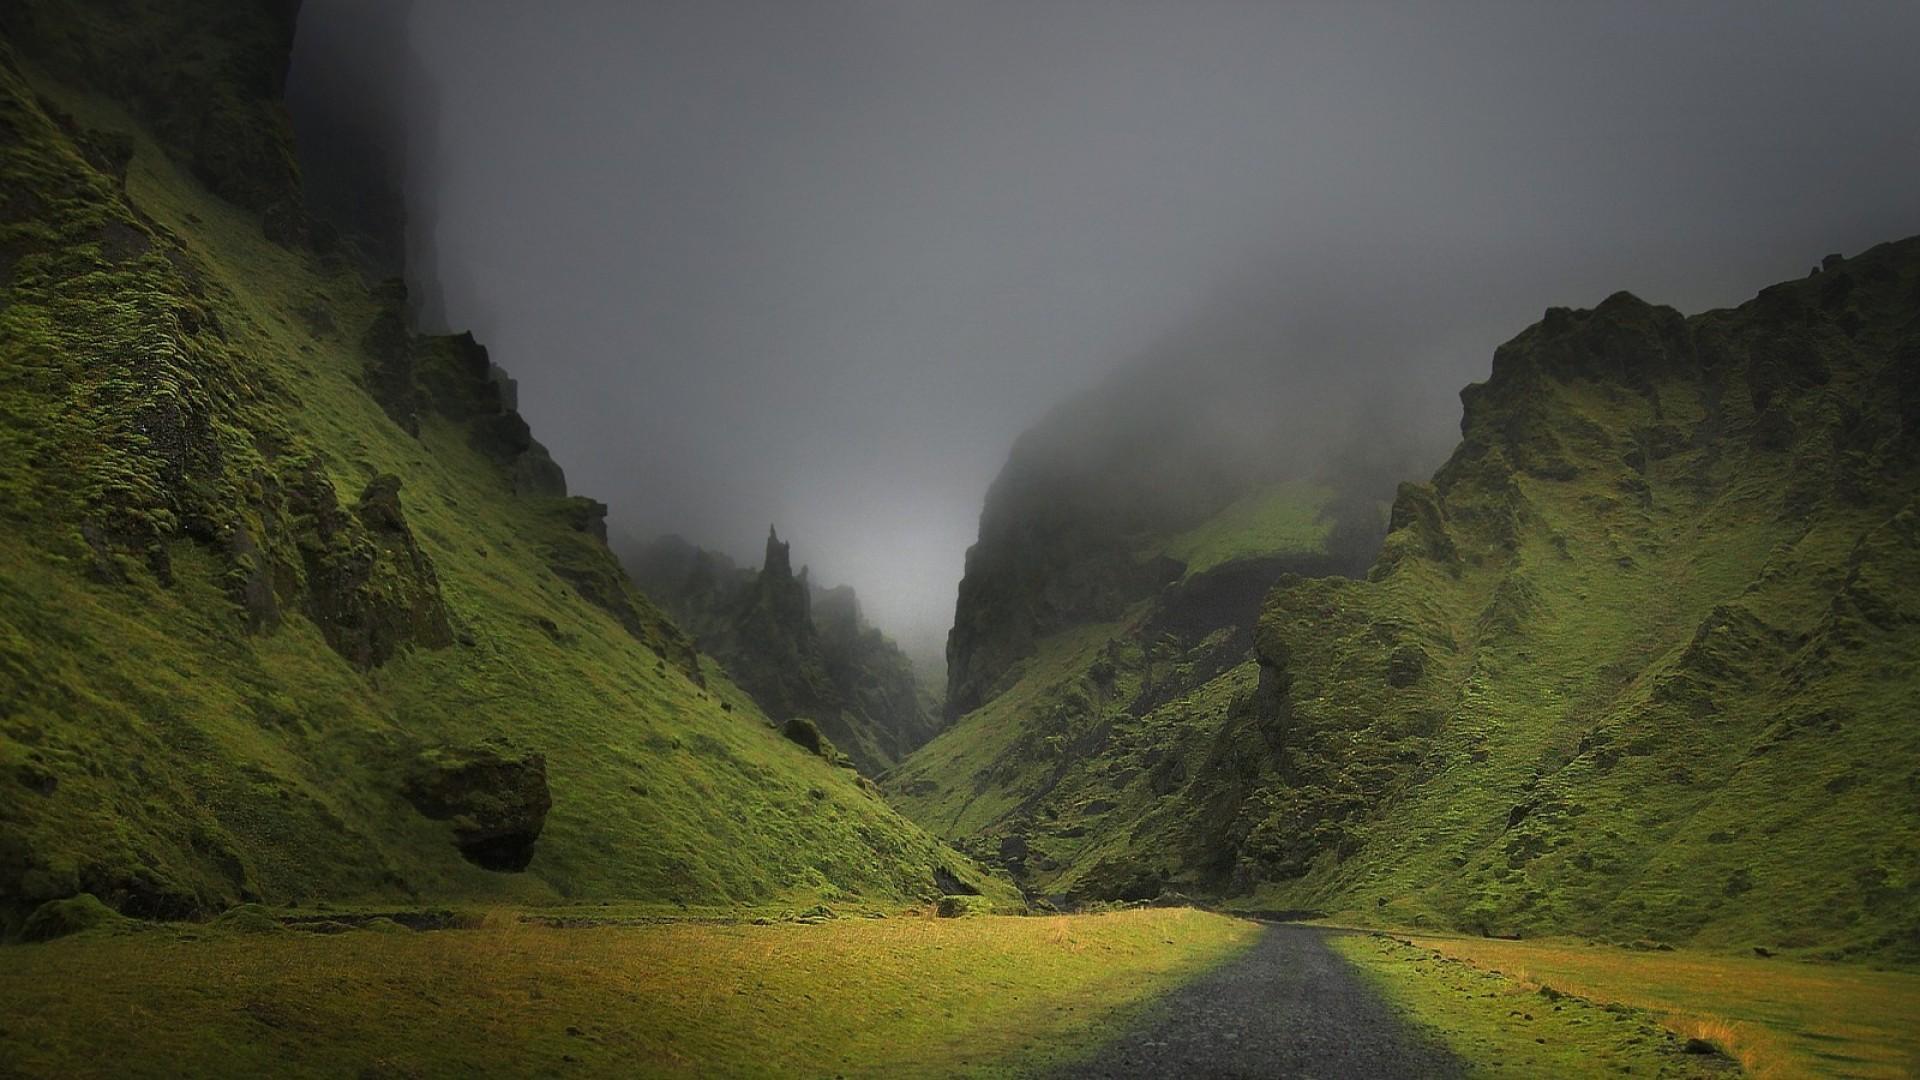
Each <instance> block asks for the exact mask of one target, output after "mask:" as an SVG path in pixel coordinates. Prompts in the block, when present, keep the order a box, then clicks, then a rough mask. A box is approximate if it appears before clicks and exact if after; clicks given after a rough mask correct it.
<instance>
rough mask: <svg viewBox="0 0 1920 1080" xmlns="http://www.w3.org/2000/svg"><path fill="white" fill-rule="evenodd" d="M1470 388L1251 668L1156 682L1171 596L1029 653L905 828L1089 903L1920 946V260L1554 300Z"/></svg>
mask: <svg viewBox="0 0 1920 1080" xmlns="http://www.w3.org/2000/svg"><path fill="white" fill-rule="evenodd" d="M1462 399H1463V402H1464V404H1465V415H1464V418H1463V421H1462V436H1463V438H1462V442H1461V443H1460V445H1459V447H1458V449H1457V450H1456V451H1455V452H1454V454H1453V456H1452V458H1451V459H1450V460H1449V461H1448V463H1447V464H1446V465H1445V466H1444V467H1443V468H1441V469H1440V470H1439V472H1438V473H1437V474H1436V475H1435V477H1434V479H1433V481H1432V483H1431V484H1428V485H1403V486H1402V488H1401V491H1400V493H1399V496H1398V498H1397V500H1396V502H1395V504H1394V507H1393V512H1392V519H1391V531H1390V533H1389V534H1388V536H1387V538H1386V541H1385V544H1384V547H1383V549H1382V551H1381V553H1380V556H1379V558H1378V560H1377V561H1376V562H1375V563H1374V565H1373V567H1372V569H1371V570H1370V571H1369V572H1368V573H1367V575H1366V579H1365V580H1353V579H1348V578H1344V577H1339V576H1322V577H1316V578H1311V579H1309V578H1300V577H1296V578H1288V579H1283V580H1282V581H1281V582H1280V583H1279V585H1278V587H1277V588H1275V589H1274V590H1273V591H1272V593H1271V595H1270V596H1269V597H1268V598H1267V599H1266V600H1265V602H1264V604H1263V605H1261V609H1260V614H1259V617H1258V623H1257V630H1256V631H1255V638H1256V649H1255V652H1256V653H1257V662H1245V663H1237V664H1231V665H1227V666H1225V667H1224V668H1222V667H1216V666H1215V663H1214V661H1213V660H1212V659H1210V657H1211V656H1213V655H1217V654H1213V653H1210V652H1209V646H1208V645H1207V640H1208V639H1204V638H1203V639H1199V640H1198V641H1196V639H1194V638H1191V637H1189V638H1187V639H1186V640H1176V641H1174V642H1171V643H1170V647H1169V648H1167V650H1166V651H1165V653H1164V654H1161V656H1162V658H1161V659H1157V660H1156V659H1150V652H1149V646H1148V644H1147V643H1149V642H1152V641H1153V640H1154V638H1153V635H1152V632H1151V631H1150V630H1149V629H1148V628H1149V627H1150V626H1152V625H1153V619H1154V618H1155V617H1156V615H1155V612H1156V611H1164V610H1165V600H1164V599H1163V598H1156V599H1154V600H1152V601H1147V602H1137V603H1136V604H1135V605H1133V606H1129V607H1123V608H1121V609H1120V613H1119V614H1118V616H1117V617H1116V618H1115V621H1114V622H1112V623H1108V624H1095V623H1083V624H1081V625H1078V626H1074V627H1071V628H1069V629H1067V630H1065V631H1060V632H1056V633H1053V634H1051V635H1048V636H1045V637H1042V638H1040V639H1039V642H1038V645H1037V648H1036V652H1035V655H1034V657H1033V658H1032V659H1030V660H1027V661H1024V662H1022V663H1020V664H1017V665H1015V666H1014V667H1012V668H1011V669H1010V672H1011V674H1010V676H1008V677H1006V678H1004V679H1003V681H1004V682H1005V683H1006V684H1007V685H1008V686H1009V688H1008V689H1006V690H1004V691H1002V692H1001V693H999V694H998V695H997V696H994V697H992V698H991V699H990V700H989V701H988V702H987V704H986V705H985V706H983V707H981V708H980V709H978V710H977V711H976V712H974V713H973V714H971V715H970V716H968V717H967V718H965V719H963V720H962V721H961V722H960V723H959V724H957V725H956V726H955V728H954V729H953V730H952V731H950V732H949V733H948V734H946V735H945V736H943V737H942V738H940V739H937V740H935V742H934V743H932V744H931V745H929V746H928V747H927V748H926V749H924V750H922V751H921V752H920V753H919V754H917V755H916V756H915V757H914V758H913V759H911V760H910V761H909V762H908V763H907V765H906V766H905V767H903V768H902V769H901V770H900V771H899V773H898V774H897V775H896V776H895V777H894V778H892V780H891V781H890V782H891V784H892V785H893V787H894V788H895V790H896V791H897V792H898V793H899V795H900V797H901V801H902V805H904V806H905V807H907V808H908V810H909V812H910V813H911V814H912V815H913V816H915V817H916V818H917V819H918V820H921V821H923V822H925V823H926V824H927V825H928V826H929V827H931V828H935V829H938V830H941V831H943V832H944V833H945V834H947V835H949V836H951V837H954V838H955V839H956V840H958V841H959V842H961V843H962V844H964V845H966V846H968V847H969V848H970V849H971V850H973V851H975V852H976V853H977V854H979V855H981V856H983V857H989V858H996V859H998V860H999V861H1001V862H1003V863H1004V864H1006V865H1007V866H1008V867H1009V868H1010V869H1012V870H1014V871H1015V872H1016V874H1019V875H1021V876H1022V878H1023V879H1024V881H1025V882H1026V883H1027V884H1028V885H1029V886H1030V887H1033V888H1039V889H1043V890H1047V891H1058V892H1065V893H1068V894H1070V895H1074V896H1148V895H1153V894H1154V893H1156V892H1159V891H1162V890H1166V889H1178V890H1190V891H1199V892H1205V893H1208V894H1212V895H1219V896H1237V897H1240V898H1241V899H1240V900H1239V901H1237V902H1239V903H1244V904H1247V905H1249V906H1254V907H1261V908H1267V909H1290V910H1297V909H1315V910H1326V911H1334V912H1338V913H1339V914H1340V915H1341V916H1342V917H1343V918H1346V919H1349V920H1373V921H1378V922H1382V923H1387V924H1397V925H1436V926H1445V927H1449V928H1454V929H1464V930H1470V931H1481V932H1487V933H1537V932H1560V933H1581V934H1588V935H1593V936H1598V937H1605V938H1610V939H1614V940H1625V941H1632V940H1639V939H1651V940H1655V941H1666V942H1675V943H1680V942H1692V943H1697V944H1709V945H1727V944H1763V945H1767V946H1769V947H1774V948H1790V949H1791V948H1798V949H1804V950H1807V951H1809V952H1817V953H1821V954H1824V955H1865V956H1872V957H1877V958H1881V959H1891V960H1897V961H1901V962H1914V961H1916V960H1920V917H1917V916H1916V912H1920V843H1916V842H1915V840H1914V837H1915V836H1920V802H1916V800H1915V798H1914V792H1915V791H1916V790H1920V772H1917V771H1916V762H1920V728H1916V727H1915V726H1914V724H1913V723H1912V722H1911V718H1912V717H1913V716H1914V715H1915V710H1916V707H1917V706H1920V668H1916V660H1915V658H1916V657H1920V629H1916V627H1920V586H1916V585H1915V581H1916V580H1920V578H1916V572H1920V527H1916V525H1915V522H1916V520H1920V518H1917V517H1916V515H1920V505H1917V504H1916V502H1915V498H1916V495H1917V494H1920V467H1917V466H1920V240H1907V241H1902V242H1900V243H1896V244H1888V245H1883V246H1881V247H1879V248H1876V249H1874V250H1872V251H1870V252H1867V253H1866V254H1863V255H1861V256H1859V257H1856V258H1853V259H1841V258H1838V257H1834V258H1830V259H1828V260H1827V261H1826V262H1825V263H1824V264H1823V268H1821V269H1819V270H1817V271H1816V272H1815V273H1814V274H1813V275H1812V276H1810V277H1809V278H1807V279H1804V280H1801V281H1796V282H1789V283H1786V284H1782V285H1778V286H1775V287H1773V288H1770V289H1767V290H1765V291H1764V292H1762V293H1761V294H1760V295H1759V296H1758V297H1757V298H1756V299H1754V300H1753V301H1751V302H1749V303H1747V304H1745V305H1742V306H1741V307H1739V308H1737V309H1733V310H1727V311H1714V312H1708V313H1705V314H1702V315H1698V316H1694V317H1692V318H1683V317H1682V316H1680V315H1679V314H1678V313H1676V312H1674V311H1672V310H1670V309H1666V308H1659V307H1653V306H1650V305H1648V304H1645V303H1643V302H1641V301H1640V300H1638V299H1635V298H1634V297H1632V296H1629V295H1626V294H1619V295H1616V296H1614V297H1611V298H1609V299H1608V300H1607V301H1606V302H1605V303H1603V304H1601V305H1600V306H1599V307H1598V308H1595V309H1593V310H1591V311H1572V310H1566V309H1555V310H1552V311H1549V312H1548V313H1547V315H1546V318H1545V319H1544V320H1543V321H1542V322H1541V323H1539V324H1538V325H1536V326H1534V327H1532V328H1531V329H1529V330H1527V331H1526V332H1525V333H1523V334H1521V335H1520V336H1519V337H1517V338H1515V339H1514V340H1513V341H1512V342H1509V343H1508V344H1506V345H1504V346H1502V347H1501V349H1500V350H1499V351H1498V353H1497V354H1496V355H1495V358H1494V364H1493V372H1492V375H1491V377H1490V378H1489V380H1488V381H1487V382H1486V383H1484V384H1481V385H1477V386H1473V387H1470V388H1468V389H1467V390H1466V391H1465V392H1464V393H1463V394H1462ZM1216 520H1217V521H1219V522H1220V523H1221V529H1222V530H1223V531H1224V532H1225V533H1226V534H1228V535H1233V534H1237V533H1239V532H1241V531H1242V530H1241V529H1239V528H1238V527H1236V526H1232V525H1229V524H1227V523H1226V519H1225V518H1221V519H1216ZM1232 565H1234V564H1232V563H1229V564H1228V566H1232ZM1216 572H1217V571H1216ZM1204 579H1205V575H1201V577H1200V578H1199V579H1197V580H1204ZM1237 620H1238V616H1235V617H1234V618H1233V619H1229V620H1227V621H1225V622H1222V623H1217V624H1214V625H1216V626H1220V627H1222V628H1226V627H1233V628H1237V629H1238V630H1239V631H1241V632H1244V631H1246V630H1249V629H1253V628H1254V627H1253V624H1252V623H1250V622H1249V623H1242V622H1239V621H1237ZM1229 655H1237V654H1229ZM1159 663H1164V664H1165V665H1166V666H1167V668H1168V669H1169V670H1172V671H1174V672H1181V673H1183V674H1181V675H1179V676H1178V677H1176V678H1175V679H1174V680H1173V681H1172V686H1173V687H1174V693H1173V695H1171V696H1169V695H1165V694H1161V695H1153V696H1149V695H1148V694H1147V692H1146V689H1147V687H1148V686H1150V685H1157V684H1158V683H1159V676H1158V669H1157V667H1156V664H1159ZM1196 671H1197V672H1198V676H1196V675H1195V674H1194V672H1196ZM1215 672H1219V674H1217V675H1216V674H1214V673H1215ZM1203 677H1205V678H1203Z"/></svg>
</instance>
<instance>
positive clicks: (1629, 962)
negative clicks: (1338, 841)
mask: <svg viewBox="0 0 1920 1080" xmlns="http://www.w3.org/2000/svg"><path fill="white" fill-rule="evenodd" d="M1412 940H1413V941H1414V942H1415V943H1416V944H1418V945H1420V946H1422V947H1426V948H1431V949H1435V950H1437V951H1439V952H1440V953H1442V954H1444V955H1446V956H1450V957H1456V958H1458V959H1461V960H1464V961H1467V962H1469V963H1471V964H1473V965H1475V966H1476V967H1479V968H1482V969H1486V970H1498V971H1500V972H1502V973H1503V974H1504V975H1506V976H1508V977H1510V978H1514V979H1516V980H1518V981H1520V982H1521V983H1523V984H1528V985H1533V986H1549V987H1552V988H1553V989H1554V990H1556V991H1559V992H1562V993H1567V994H1572V995H1576V996H1578V997H1582V998H1587V999H1589V1000H1592V1001H1597V1002H1601V1003H1603V1004H1604V1003H1619V1004H1622V1005H1628V1006H1632V1007H1635V1008H1641V1009H1647V1010H1651V1011H1652V1012H1654V1013H1655V1014H1658V1015H1659V1016H1660V1017H1661V1019H1662V1022H1663V1023H1664V1024H1665V1025H1666V1026H1667V1027H1669V1028H1671V1029H1672V1030H1673V1031H1675V1032H1676V1033H1678V1034H1679V1035H1680V1036H1681V1037H1683V1038H1700V1039H1705V1040H1706V1041H1708V1042H1711V1043H1713V1044H1714V1045H1715V1046H1717V1047H1719V1048H1720V1049H1721V1050H1722V1051H1723V1052H1725V1053H1726V1054H1728V1055H1729V1056H1731V1057H1733V1058H1734V1059H1735V1060H1737V1061H1739V1062H1740V1064H1741V1066H1742V1067H1743V1068H1744V1069H1745V1070H1746V1071H1747V1072H1749V1073H1751V1074H1752V1075H1754V1076H1760V1077H1800V1076H1845V1077H1906V1076H1915V1075H1920V975H1915V974H1911V973H1905V972H1891V971H1872V970H1867V969H1864V968H1859V967H1851V966H1838V965H1827V964H1810V963H1801V962H1797V961H1791V960H1787V959H1784V958H1774V959H1761V958H1758V957H1741V956H1715V955H1711V954H1706V953H1698V952H1691V951H1685V950H1681V951H1675V952H1641V951H1635V950H1626V949H1618V948H1608V947H1600V946H1588V945H1574V944H1567V943H1554V942H1535V941H1499V940H1489V939H1481V938H1450V937H1435V938H1425V937H1421V938H1414V939H1412Z"/></svg>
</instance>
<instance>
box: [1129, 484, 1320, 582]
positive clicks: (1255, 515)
mask: <svg viewBox="0 0 1920 1080" xmlns="http://www.w3.org/2000/svg"><path fill="white" fill-rule="evenodd" d="M1333 496H1334V491H1333V489H1332V488H1329V487H1326V486H1325V485H1322V484H1315V483H1311V482H1308V481H1305V480H1294V481H1288V482H1286V483H1281V484H1275V485H1273V486H1271V487H1267V488H1263V489H1261V490H1259V491H1255V492H1253V493H1252V494H1249V495H1246V496H1244V497H1242V498H1241V499H1239V500H1238V501H1236V502H1234V503H1232V504H1230V505H1228V506H1227V508H1226V509H1224V510H1222V511H1220V513H1218V514H1215V515H1214V516H1212V517H1210V518H1208V519H1207V520H1206V521H1205V522H1203V523H1202V524H1200V525H1197V526H1195V527H1193V528H1191V529H1188V530H1187V531H1185V532H1182V533H1179V534H1177V535H1175V536H1172V537H1168V538H1167V539H1166V540H1165V541H1164V542H1163V543H1160V544H1158V545H1156V547H1157V550H1158V552H1159V553H1160V554H1164V555H1169V556H1172V557H1173V558H1176V559H1179V560H1180V561H1181V562H1184V563H1186V564H1187V572H1186V576H1187V577H1192V576H1194V575H1195V574H1203V573H1206V572H1207V571H1208V570H1211V569H1213V568H1215V567H1217V566H1224V565H1226V564H1227V563H1230V562H1234V561H1236V560H1239V559H1252V558H1259V557H1262V556H1267V555H1309V554H1319V553H1323V552H1325V551H1326V547H1327V537H1328V536H1329V535H1330V534H1331V533H1332V531H1333V519H1332V518H1330V517H1327V516H1326V507H1327V504H1328V502H1329V501H1330V500H1331V499H1332V498H1333Z"/></svg>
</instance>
